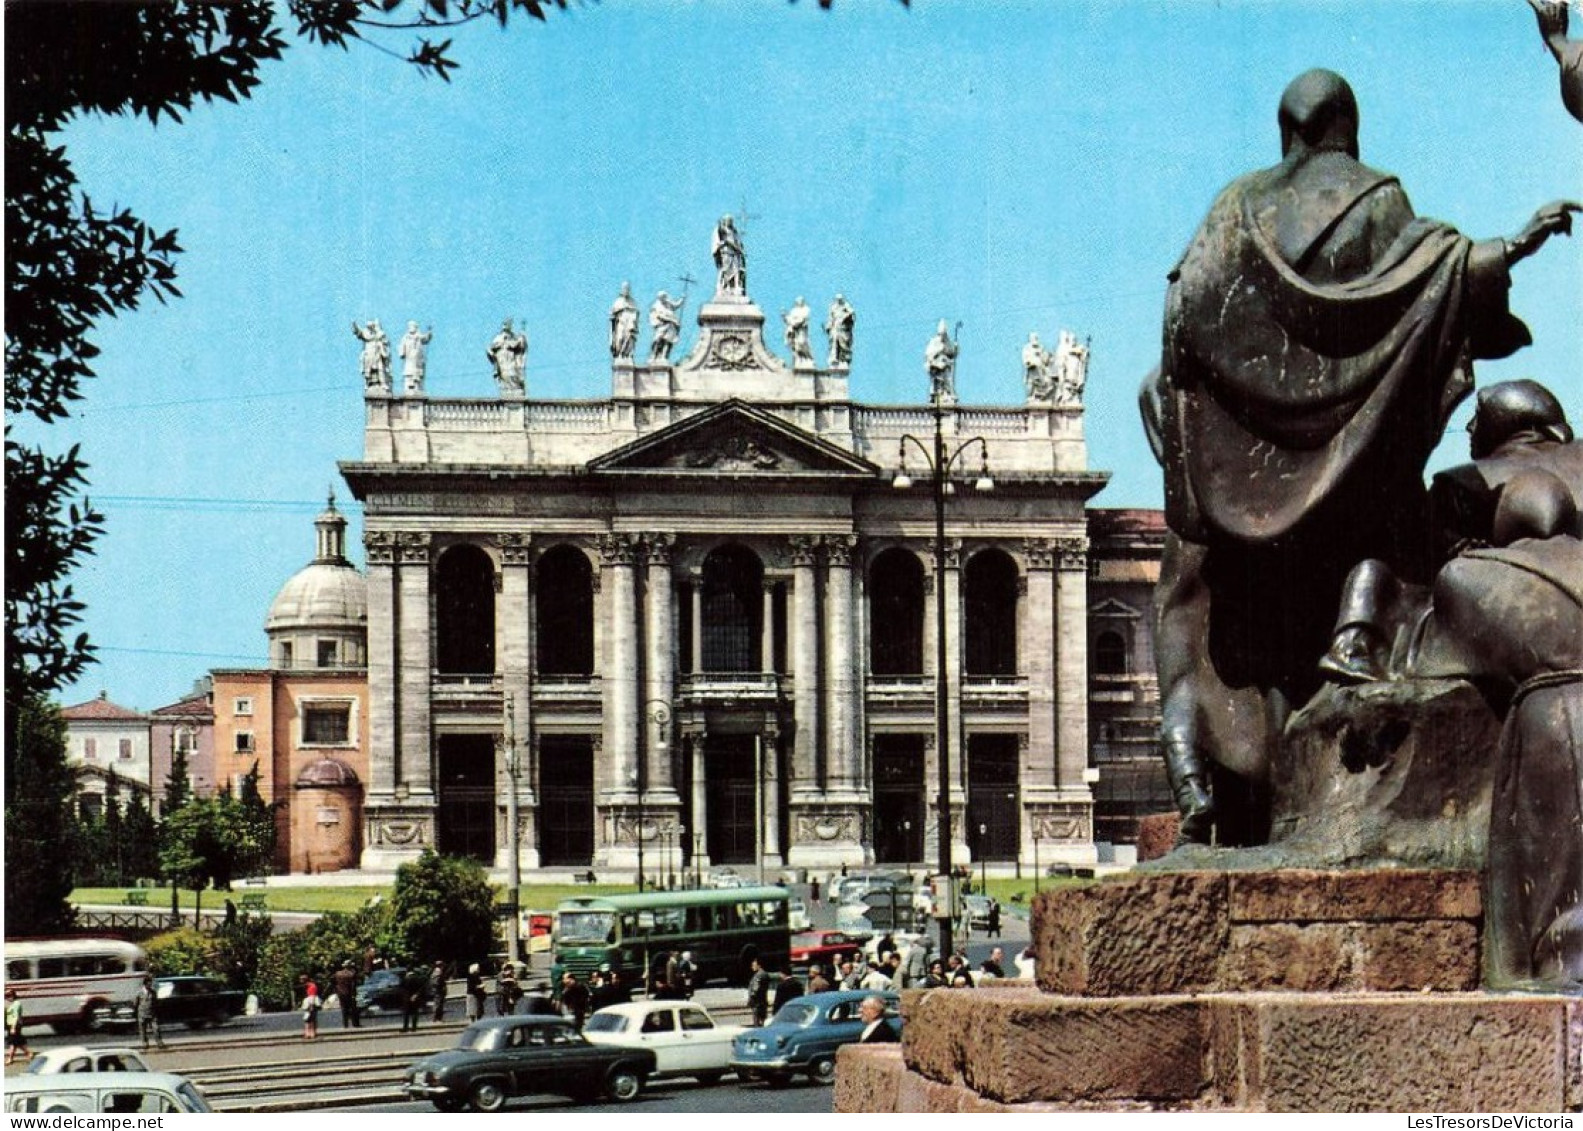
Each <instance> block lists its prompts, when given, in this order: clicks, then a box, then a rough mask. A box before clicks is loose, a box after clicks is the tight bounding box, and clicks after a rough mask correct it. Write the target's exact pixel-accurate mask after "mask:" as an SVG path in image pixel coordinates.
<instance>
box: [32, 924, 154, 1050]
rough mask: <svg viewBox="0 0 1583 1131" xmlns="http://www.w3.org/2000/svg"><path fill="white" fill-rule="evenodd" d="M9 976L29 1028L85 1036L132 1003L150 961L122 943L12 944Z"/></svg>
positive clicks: (64, 941) (40, 941)
mask: <svg viewBox="0 0 1583 1131" xmlns="http://www.w3.org/2000/svg"><path fill="white" fill-rule="evenodd" d="M5 971H6V977H5V984H6V987H7V988H8V989H14V990H16V992H17V996H18V997H19V998H21V999H22V1018H23V1023H24V1024H27V1025H39V1024H46V1023H47V1024H49V1025H50V1026H51V1027H52V1028H53V1029H54V1030H55V1031H56V1032H57V1033H80V1032H83V1031H84V1030H87V1029H92V1028H94V1027H95V1026H96V1025H97V1024H98V1023H99V1020H100V1018H101V1017H103V1016H106V1015H108V1013H109V1011H110V1010H112V1009H114V1008H115V1007H116V1006H118V1005H127V1004H129V1003H130V1002H131V1001H132V998H133V996H134V995H135V994H136V993H137V988H138V986H139V985H140V984H141V983H142V981H143V975H144V974H145V973H146V972H147V971H148V956H147V955H145V954H144V953H143V948H142V947H140V946H134V945H132V944H131V943H129V942H121V941H120V940H118V939H28V940H25V941H17V942H11V941H9V940H8V941H7V942H6V944H5Z"/></svg>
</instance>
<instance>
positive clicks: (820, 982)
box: [808, 963, 833, 994]
mask: <svg viewBox="0 0 1583 1131" xmlns="http://www.w3.org/2000/svg"><path fill="white" fill-rule="evenodd" d="M832 988H833V987H832V986H831V985H830V979H829V978H826V977H825V976H824V967H822V966H820V965H819V964H818V963H814V964H813V965H811V966H809V967H808V992H809V993H811V994H822V993H824V992H825V991H826V990H829V989H832Z"/></svg>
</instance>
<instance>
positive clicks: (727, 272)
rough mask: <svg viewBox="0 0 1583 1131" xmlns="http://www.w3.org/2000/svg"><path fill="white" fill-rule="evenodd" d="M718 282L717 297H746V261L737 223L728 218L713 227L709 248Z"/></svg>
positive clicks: (721, 219)
mask: <svg viewBox="0 0 1583 1131" xmlns="http://www.w3.org/2000/svg"><path fill="white" fill-rule="evenodd" d="M710 253H711V254H712V255H713V256H714V260H715V267H716V269H717V270H718V271H719V274H720V281H719V286H718V287H717V288H716V292H715V293H716V294H717V295H746V294H747V292H748V261H747V255H746V254H745V253H744V252H743V250H742V237H741V236H740V235H738V234H737V223H736V221H735V220H733V219H732V218H731V217H730V216H722V217H720V223H718V224H716V225H715V238H714V244H713V246H712V247H711V248H710Z"/></svg>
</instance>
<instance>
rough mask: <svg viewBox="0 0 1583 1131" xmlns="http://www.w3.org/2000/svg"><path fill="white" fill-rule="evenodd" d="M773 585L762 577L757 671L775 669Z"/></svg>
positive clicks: (774, 583) (767, 671) (765, 671)
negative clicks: (762, 591) (760, 625)
mask: <svg viewBox="0 0 1583 1131" xmlns="http://www.w3.org/2000/svg"><path fill="white" fill-rule="evenodd" d="M775 586H776V582H774V581H772V580H770V579H769V578H765V579H764V603H763V606H762V607H763V612H762V613H761V614H760V616H761V617H762V625H763V629H762V631H761V632H760V633H759V671H761V672H764V673H766V674H767V673H769V672H773V671H774V670H775Z"/></svg>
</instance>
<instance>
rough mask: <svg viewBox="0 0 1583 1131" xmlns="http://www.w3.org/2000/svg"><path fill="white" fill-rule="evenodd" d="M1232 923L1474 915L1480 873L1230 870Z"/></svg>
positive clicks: (1477, 911)
mask: <svg viewBox="0 0 1583 1131" xmlns="http://www.w3.org/2000/svg"><path fill="white" fill-rule="evenodd" d="M1229 907H1230V915H1231V921H1232V922H1233V923H1287V922H1302V923H1335V922H1367V921H1372V920H1382V919H1468V920H1476V919H1478V918H1479V916H1480V914H1481V912H1482V908H1483V904H1482V901H1481V898H1480V892H1479V874H1478V873H1477V872H1474V871H1470V870H1454V869H1433V868H1356V869H1350V870H1326V871H1320V870H1314V869H1306V868H1303V869H1299V868H1285V869H1280V870H1278V871H1268V872H1233V873H1232V874H1231V891H1230V898H1229Z"/></svg>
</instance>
